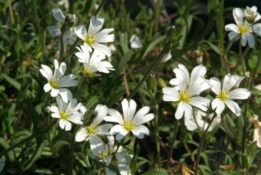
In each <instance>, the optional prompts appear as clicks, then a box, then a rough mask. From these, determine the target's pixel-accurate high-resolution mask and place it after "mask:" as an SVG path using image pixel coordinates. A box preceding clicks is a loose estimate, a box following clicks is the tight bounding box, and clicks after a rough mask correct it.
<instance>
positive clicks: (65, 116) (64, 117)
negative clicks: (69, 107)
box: [60, 112, 69, 120]
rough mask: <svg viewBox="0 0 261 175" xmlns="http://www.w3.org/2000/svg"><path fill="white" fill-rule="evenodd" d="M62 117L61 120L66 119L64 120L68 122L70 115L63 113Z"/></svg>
mask: <svg viewBox="0 0 261 175" xmlns="http://www.w3.org/2000/svg"><path fill="white" fill-rule="evenodd" d="M60 116H61V119H64V120H68V116H69V115H68V113H65V112H61V113H60Z"/></svg>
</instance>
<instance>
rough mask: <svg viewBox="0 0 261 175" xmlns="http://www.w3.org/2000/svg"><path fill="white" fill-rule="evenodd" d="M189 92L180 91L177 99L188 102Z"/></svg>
mask: <svg viewBox="0 0 261 175" xmlns="http://www.w3.org/2000/svg"><path fill="white" fill-rule="evenodd" d="M190 97H191V96H190V94H189V92H188V91H182V92H180V94H179V99H180V101H183V102H185V103H189V102H190Z"/></svg>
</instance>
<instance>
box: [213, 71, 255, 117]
mask: <svg viewBox="0 0 261 175" xmlns="http://www.w3.org/2000/svg"><path fill="white" fill-rule="evenodd" d="M241 81H242V78H239V77H238V76H232V75H230V74H227V75H226V76H225V78H224V81H223V86H222V87H221V83H220V80H219V79H217V78H215V77H214V78H211V79H210V83H211V85H212V88H211V90H212V91H213V92H214V93H215V94H216V95H217V96H216V98H215V99H214V100H213V101H212V103H211V105H212V109H216V113H217V114H218V115H220V114H221V113H222V111H223V110H224V109H225V105H226V106H227V107H228V108H229V109H230V110H231V111H232V112H233V113H234V114H236V115H237V116H240V114H241V113H240V111H241V109H240V107H239V106H238V104H237V103H236V102H234V101H232V100H245V99H247V98H248V97H249V96H250V95H251V93H250V92H249V91H248V90H247V89H245V88H238V87H239V84H240V82H241Z"/></svg>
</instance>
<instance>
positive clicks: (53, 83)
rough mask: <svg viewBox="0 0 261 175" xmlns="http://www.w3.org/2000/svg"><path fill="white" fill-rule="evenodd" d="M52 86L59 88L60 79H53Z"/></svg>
mask: <svg viewBox="0 0 261 175" xmlns="http://www.w3.org/2000/svg"><path fill="white" fill-rule="evenodd" d="M50 86H51V87H52V88H55V89H56V88H58V87H59V81H58V80H57V79H51V81H50Z"/></svg>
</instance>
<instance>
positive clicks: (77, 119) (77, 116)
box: [68, 113, 83, 125]
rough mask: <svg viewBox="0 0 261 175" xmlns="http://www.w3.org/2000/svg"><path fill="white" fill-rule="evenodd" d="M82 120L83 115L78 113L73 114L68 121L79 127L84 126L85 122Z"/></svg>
mask: <svg viewBox="0 0 261 175" xmlns="http://www.w3.org/2000/svg"><path fill="white" fill-rule="evenodd" d="M81 119H82V114H81V113H76V114H73V115H71V116H70V117H69V118H68V120H69V121H71V122H73V123H75V124H77V125H82V124H83V122H82V121H81Z"/></svg>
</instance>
